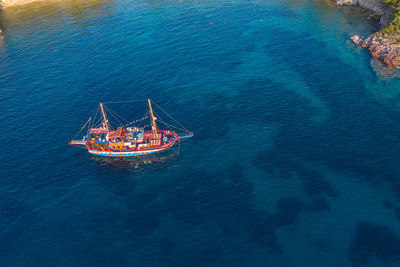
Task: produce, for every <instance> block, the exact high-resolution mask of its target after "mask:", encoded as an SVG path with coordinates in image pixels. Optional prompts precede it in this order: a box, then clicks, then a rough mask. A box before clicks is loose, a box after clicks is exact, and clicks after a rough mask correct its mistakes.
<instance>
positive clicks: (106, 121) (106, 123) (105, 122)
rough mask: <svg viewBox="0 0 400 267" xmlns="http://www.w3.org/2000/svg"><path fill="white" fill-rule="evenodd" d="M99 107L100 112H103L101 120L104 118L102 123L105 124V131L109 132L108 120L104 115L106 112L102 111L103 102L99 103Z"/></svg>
mask: <svg viewBox="0 0 400 267" xmlns="http://www.w3.org/2000/svg"><path fill="white" fill-rule="evenodd" d="M100 109H101V113H102V114H103V120H104V124H105V125H106V129H107V132H109V131H110V129H109V126H108V120H107V117H106V113H105V112H104V109H103V103H100Z"/></svg>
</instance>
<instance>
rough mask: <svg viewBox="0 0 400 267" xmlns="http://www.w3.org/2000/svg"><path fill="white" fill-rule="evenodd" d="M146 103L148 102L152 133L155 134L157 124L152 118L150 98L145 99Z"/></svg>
mask: <svg viewBox="0 0 400 267" xmlns="http://www.w3.org/2000/svg"><path fill="white" fill-rule="evenodd" d="M147 103H149V109H150V117H151V128H152V130H153V135H154V136H157V133H158V128H157V124H156V119H155V118H154V114H153V109H152V108H151V101H150V98H148V99H147Z"/></svg>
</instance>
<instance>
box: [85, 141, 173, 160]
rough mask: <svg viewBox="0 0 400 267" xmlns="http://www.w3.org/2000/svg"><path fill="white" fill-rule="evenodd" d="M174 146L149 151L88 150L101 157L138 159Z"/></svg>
mask: <svg viewBox="0 0 400 267" xmlns="http://www.w3.org/2000/svg"><path fill="white" fill-rule="evenodd" d="M174 144H175V143H173V144H169V145H167V146H164V147H160V148H154V149H147V150H137V151H111V150H95V149H90V148H89V149H88V152H89V153H90V154H92V155H96V156H101V157H118V158H120V157H138V156H145V155H150V154H154V153H159V152H162V151H165V150H167V149H169V148H171V147H172V146H173V145H174Z"/></svg>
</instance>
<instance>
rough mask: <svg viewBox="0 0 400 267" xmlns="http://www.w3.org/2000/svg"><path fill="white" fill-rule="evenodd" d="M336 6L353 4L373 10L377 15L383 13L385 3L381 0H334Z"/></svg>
mask: <svg viewBox="0 0 400 267" xmlns="http://www.w3.org/2000/svg"><path fill="white" fill-rule="evenodd" d="M334 3H335V4H336V5H338V6H355V5H358V6H360V7H362V8H365V9H368V10H371V11H373V12H374V13H376V14H377V15H379V16H382V15H383V14H384V13H385V10H386V7H387V5H386V4H385V3H384V2H383V1H382V0H334Z"/></svg>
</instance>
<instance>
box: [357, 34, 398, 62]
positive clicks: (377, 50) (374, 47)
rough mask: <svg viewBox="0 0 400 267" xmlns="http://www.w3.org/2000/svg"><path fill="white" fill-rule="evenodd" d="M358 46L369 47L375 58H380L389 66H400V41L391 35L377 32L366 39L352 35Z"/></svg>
mask: <svg viewBox="0 0 400 267" xmlns="http://www.w3.org/2000/svg"><path fill="white" fill-rule="evenodd" d="M351 40H352V41H353V43H354V44H356V45H357V46H358V47H361V48H366V49H368V52H369V53H370V55H371V56H372V57H373V58H374V59H378V60H379V61H381V62H382V63H383V64H385V66H387V67H400V43H399V41H398V40H397V39H396V38H395V37H393V36H390V35H387V34H383V33H381V32H376V33H374V34H372V35H371V36H369V37H368V38H366V39H365V40H364V39H363V38H361V37H360V36H358V35H354V36H353V37H351Z"/></svg>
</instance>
